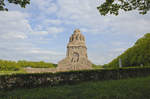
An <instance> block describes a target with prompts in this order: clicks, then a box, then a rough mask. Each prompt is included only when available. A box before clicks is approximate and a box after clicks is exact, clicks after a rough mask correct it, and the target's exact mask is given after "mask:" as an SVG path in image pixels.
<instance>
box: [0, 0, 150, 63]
mask: <svg viewBox="0 0 150 99" xmlns="http://www.w3.org/2000/svg"><path fill="white" fill-rule="evenodd" d="M6 3H7V2H6ZM101 3H102V1H100V0H31V3H30V5H28V6H27V7H26V8H25V9H24V8H20V7H19V6H16V5H14V4H8V3H7V7H8V9H9V11H8V12H5V11H1V12H0V59H4V60H15V61H17V60H28V61H45V62H52V63H58V61H60V60H61V59H63V58H65V56H66V51H67V49H66V46H67V43H68V41H69V37H70V36H71V34H72V33H73V31H74V30H75V29H80V31H81V32H82V34H83V35H84V36H85V38H86V46H87V48H88V49H87V52H88V58H89V60H90V61H91V62H92V63H94V64H101V65H102V64H107V63H109V62H110V61H112V60H113V59H114V58H116V57H117V56H119V55H120V54H121V53H123V52H124V51H125V50H126V49H128V48H130V47H132V46H133V45H134V43H135V42H136V40H137V39H139V38H140V37H142V36H143V35H144V34H145V33H150V12H148V13H147V14H146V15H140V14H138V12H137V11H131V12H123V11H121V12H120V15H118V16H114V15H107V16H101V15H100V13H99V12H98V10H97V8H96V7H97V6H98V5H100V4H101Z"/></svg>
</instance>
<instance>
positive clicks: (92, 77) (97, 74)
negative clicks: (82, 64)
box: [0, 67, 150, 90]
mask: <svg viewBox="0 0 150 99" xmlns="http://www.w3.org/2000/svg"><path fill="white" fill-rule="evenodd" d="M149 75H150V67H149V68H125V69H96V70H84V71H70V72H58V73H34V74H32V73H31V74H20V73H19V74H12V75H0V90H3V89H11V88H34V87H39V86H45V87H46V86H58V85H66V84H69V85H72V84H77V83H81V82H86V81H104V80H119V79H125V78H133V77H145V76H149Z"/></svg>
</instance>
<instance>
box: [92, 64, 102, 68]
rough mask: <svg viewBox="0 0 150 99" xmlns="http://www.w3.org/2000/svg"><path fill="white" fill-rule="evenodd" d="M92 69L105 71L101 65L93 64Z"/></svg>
mask: <svg viewBox="0 0 150 99" xmlns="http://www.w3.org/2000/svg"><path fill="white" fill-rule="evenodd" d="M92 68H93V69H103V67H102V66H101V65H95V64H92Z"/></svg>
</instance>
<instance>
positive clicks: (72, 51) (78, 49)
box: [57, 29, 92, 71]
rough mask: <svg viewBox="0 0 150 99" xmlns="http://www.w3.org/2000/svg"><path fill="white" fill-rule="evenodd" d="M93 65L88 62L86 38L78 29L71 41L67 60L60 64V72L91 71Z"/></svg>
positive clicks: (68, 46)
mask: <svg viewBox="0 0 150 99" xmlns="http://www.w3.org/2000/svg"><path fill="white" fill-rule="evenodd" d="M91 68H92V63H91V62H90V61H89V60H88V56H87V47H86V44H85V37H84V36H83V34H82V33H81V32H80V30H79V29H76V30H75V31H74V33H73V34H72V35H71V37H70V39H69V43H68V45H67V53H66V58H65V59H63V60H61V61H60V62H58V67H57V69H58V71H68V70H84V69H91Z"/></svg>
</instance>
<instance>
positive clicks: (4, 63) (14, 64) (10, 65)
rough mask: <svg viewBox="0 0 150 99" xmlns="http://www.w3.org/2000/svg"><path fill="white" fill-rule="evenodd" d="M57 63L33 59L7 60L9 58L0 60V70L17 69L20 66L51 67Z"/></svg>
mask: <svg viewBox="0 0 150 99" xmlns="http://www.w3.org/2000/svg"><path fill="white" fill-rule="evenodd" d="M56 66H57V64H53V63H47V62H44V61H39V62H33V61H25V60H20V61H9V60H0V71H7V70H12V71H17V70H19V69H21V68H25V67H32V68H53V67H56Z"/></svg>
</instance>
